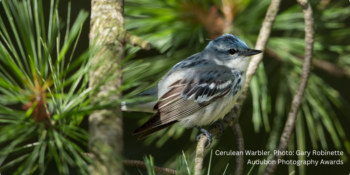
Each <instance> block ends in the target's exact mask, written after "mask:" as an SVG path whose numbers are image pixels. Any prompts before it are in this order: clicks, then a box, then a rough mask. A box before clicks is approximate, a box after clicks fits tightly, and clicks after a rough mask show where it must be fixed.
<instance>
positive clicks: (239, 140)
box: [231, 122, 244, 175]
mask: <svg viewBox="0 0 350 175" xmlns="http://www.w3.org/2000/svg"><path fill="white" fill-rule="evenodd" d="M231 126H232V130H233V134H234V135H235V138H236V145H237V150H238V151H242V152H244V140H243V133H242V130H241V127H240V126H239V123H238V122H234V123H232V125H231ZM243 165H244V156H243V154H242V155H237V156H236V170H235V174H236V175H241V174H242V171H243Z"/></svg>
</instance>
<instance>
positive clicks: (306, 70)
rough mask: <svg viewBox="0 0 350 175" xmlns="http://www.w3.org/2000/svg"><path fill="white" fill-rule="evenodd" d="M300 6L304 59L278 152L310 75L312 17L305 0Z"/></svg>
mask: <svg viewBox="0 0 350 175" xmlns="http://www.w3.org/2000/svg"><path fill="white" fill-rule="evenodd" d="M297 1H298V3H299V4H300V6H301V7H302V8H303V13H304V21H305V58H304V64H303V72H302V74H301V78H300V83H299V87H298V89H297V91H296V93H295V95H294V98H293V101H292V106H291V109H290V111H289V114H288V118H287V121H286V125H285V126H284V129H283V133H282V136H281V139H280V143H279V146H278V150H280V151H285V150H286V149H287V146H288V142H289V140H290V137H291V135H292V133H293V129H294V125H295V120H296V118H297V115H298V112H299V108H300V104H301V101H302V99H303V95H304V92H305V89H306V86H307V81H308V79H309V75H310V67H311V62H312V52H313V44H314V19H313V17H312V9H311V6H310V4H309V2H308V1H307V0H297ZM281 158H283V155H278V154H276V155H274V157H273V158H272V159H273V160H275V161H277V160H278V159H281ZM276 167H277V164H269V165H267V167H266V169H265V172H264V174H265V175H271V174H273V173H274V171H275V170H276Z"/></svg>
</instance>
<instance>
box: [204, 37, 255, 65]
mask: <svg viewBox="0 0 350 175" xmlns="http://www.w3.org/2000/svg"><path fill="white" fill-rule="evenodd" d="M204 51H205V52H208V53H210V55H212V56H214V59H217V61H218V62H222V63H223V64H224V65H226V66H228V67H230V68H235V69H238V70H242V71H245V70H246V69H247V67H248V63H249V56H252V55H256V54H259V53H261V52H262V51H260V50H254V49H250V48H249V47H248V46H247V44H245V42H244V41H242V40H241V39H239V38H238V37H237V36H234V35H231V34H225V35H223V36H220V37H218V38H216V39H215V40H213V41H210V43H209V44H208V46H207V47H206V48H205V50H204Z"/></svg>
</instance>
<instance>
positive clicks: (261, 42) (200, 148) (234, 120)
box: [195, 0, 281, 174]
mask: <svg viewBox="0 0 350 175" xmlns="http://www.w3.org/2000/svg"><path fill="white" fill-rule="evenodd" d="M280 4H281V0H272V1H271V4H270V6H269V8H268V10H267V12H266V16H265V19H264V22H263V24H262V27H261V29H260V32H259V37H258V40H257V42H256V45H255V49H259V50H262V51H264V50H265V46H266V44H267V41H268V39H269V37H270V33H271V28H272V26H273V24H274V22H275V19H276V15H277V12H278V10H279V6H280ZM262 58H263V54H259V55H256V56H254V57H253V58H252V60H251V61H250V63H249V66H248V70H247V73H246V76H247V80H246V83H245V86H244V89H243V92H242V94H241V95H240V96H239V97H238V99H237V102H236V105H235V106H234V108H233V109H232V110H231V112H230V113H229V114H228V115H227V116H226V117H225V118H224V119H223V122H222V123H223V124H224V125H225V127H226V128H227V127H228V126H232V127H236V126H238V127H239V125H238V118H239V115H240V113H241V106H242V105H243V102H244V100H245V99H246V94H247V91H248V88H249V84H250V81H251V79H252V76H253V75H254V74H255V72H256V69H257V68H258V65H259V64H260V62H261V61H262ZM239 129H240V127H239ZM233 130H234V133H235V137H236V143H237V144H238V145H239V146H238V147H237V149H241V150H238V151H243V150H244V142H243V134H242V132H241V131H240V133H238V132H239V131H238V128H233ZM209 132H210V133H211V135H212V136H213V137H214V136H215V135H216V134H218V133H219V132H220V128H219V126H216V127H212V128H211V129H210V130H209ZM207 142H208V138H207V137H206V136H202V137H201V138H200V140H199V142H198V145H197V150H196V153H198V154H196V165H195V172H201V171H202V168H203V158H204V148H205V144H206V143H207ZM202 152H203V156H202V154H201V153H202ZM197 159H198V160H197ZM197 162H198V165H197ZM199 164H201V165H199ZM243 164H244V163H243V157H239V158H237V159H236V171H235V173H236V174H237V173H238V174H242V170H243ZM197 168H198V169H197Z"/></svg>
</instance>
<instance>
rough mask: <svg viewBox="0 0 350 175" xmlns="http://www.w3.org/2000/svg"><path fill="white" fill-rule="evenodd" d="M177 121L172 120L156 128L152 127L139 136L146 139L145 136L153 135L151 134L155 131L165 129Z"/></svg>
mask: <svg viewBox="0 0 350 175" xmlns="http://www.w3.org/2000/svg"><path fill="white" fill-rule="evenodd" d="M176 122H177V121H172V122H169V123H167V124H164V125H160V126H158V127H155V128H152V129H150V130H147V131H145V132H144V133H142V135H141V136H140V137H139V138H138V140H141V139H144V138H145V137H147V136H149V135H151V134H153V133H155V132H158V131H160V130H162V129H165V128H167V127H169V126H171V125H173V124H175V123H176Z"/></svg>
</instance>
